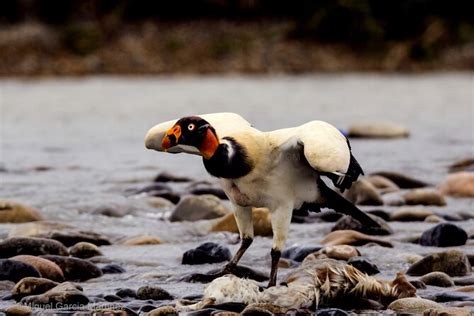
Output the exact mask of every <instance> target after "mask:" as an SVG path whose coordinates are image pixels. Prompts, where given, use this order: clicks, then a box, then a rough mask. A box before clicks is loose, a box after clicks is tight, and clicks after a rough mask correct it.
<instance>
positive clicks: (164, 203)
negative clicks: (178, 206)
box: [145, 196, 174, 208]
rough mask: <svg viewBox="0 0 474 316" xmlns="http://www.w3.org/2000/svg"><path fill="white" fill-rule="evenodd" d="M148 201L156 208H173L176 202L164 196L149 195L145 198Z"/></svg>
mask: <svg viewBox="0 0 474 316" xmlns="http://www.w3.org/2000/svg"><path fill="white" fill-rule="evenodd" d="M145 201H146V203H147V204H148V205H149V206H151V207H154V208H172V207H174V204H173V203H172V202H171V201H169V200H167V199H165V198H162V197H159V196H147V197H146V198H145Z"/></svg>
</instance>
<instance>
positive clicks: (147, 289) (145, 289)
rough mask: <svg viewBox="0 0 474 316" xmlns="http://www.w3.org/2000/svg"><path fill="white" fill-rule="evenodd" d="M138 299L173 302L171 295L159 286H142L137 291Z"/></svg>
mask: <svg viewBox="0 0 474 316" xmlns="http://www.w3.org/2000/svg"><path fill="white" fill-rule="evenodd" d="M137 298H138V299H140V300H155V301H162V300H172V299H173V296H171V294H170V293H168V292H166V291H165V290H163V289H162V288H161V287H157V286H148V285H147V286H142V287H141V288H139V289H138V290H137Z"/></svg>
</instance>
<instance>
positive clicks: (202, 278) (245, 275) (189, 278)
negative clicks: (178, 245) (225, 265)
mask: <svg viewBox="0 0 474 316" xmlns="http://www.w3.org/2000/svg"><path fill="white" fill-rule="evenodd" d="M219 272H221V269H217V270H212V271H209V272H208V273H205V274H204V273H192V274H189V275H185V276H184V277H183V278H182V279H181V280H182V281H185V282H191V283H209V282H211V281H212V280H214V279H216V278H218V277H220V276H221V275H220V274H219ZM232 274H233V275H235V276H236V277H238V278H241V279H251V280H255V281H257V282H263V281H268V275H267V274H265V273H263V272H260V271H257V270H255V269H253V268H250V267H246V266H243V265H238V266H236V267H235V268H234V271H232Z"/></svg>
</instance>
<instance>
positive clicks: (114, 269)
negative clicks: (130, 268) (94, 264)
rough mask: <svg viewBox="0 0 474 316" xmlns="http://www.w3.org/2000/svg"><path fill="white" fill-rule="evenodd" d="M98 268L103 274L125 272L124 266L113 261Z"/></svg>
mask: <svg viewBox="0 0 474 316" xmlns="http://www.w3.org/2000/svg"><path fill="white" fill-rule="evenodd" d="M100 270H101V271H102V273H103V274H118V273H124V272H126V270H125V269H124V268H122V267H121V266H119V265H118V264H114V263H112V264H106V265H105V266H103V267H101V268H100Z"/></svg>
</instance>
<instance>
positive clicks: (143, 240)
mask: <svg viewBox="0 0 474 316" xmlns="http://www.w3.org/2000/svg"><path fill="white" fill-rule="evenodd" d="M161 243H162V241H161V239H160V238H159V237H156V236H136V237H132V238H130V239H127V240H125V241H124V242H123V244H124V245H126V246H143V245H159V244H161Z"/></svg>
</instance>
